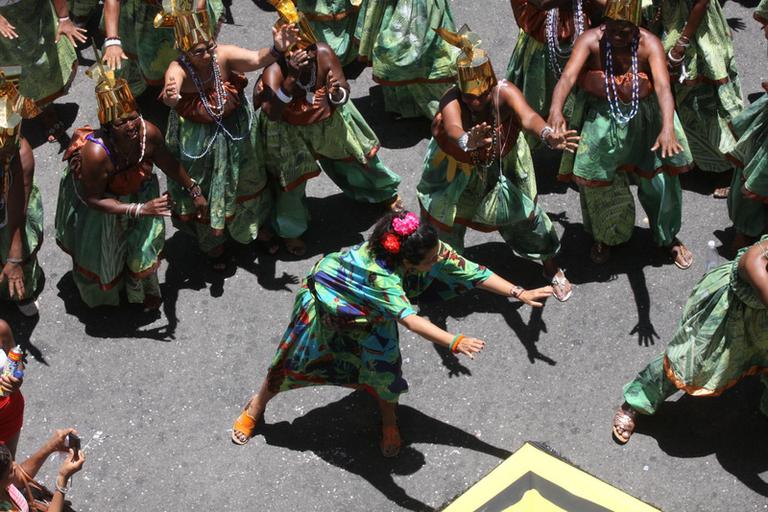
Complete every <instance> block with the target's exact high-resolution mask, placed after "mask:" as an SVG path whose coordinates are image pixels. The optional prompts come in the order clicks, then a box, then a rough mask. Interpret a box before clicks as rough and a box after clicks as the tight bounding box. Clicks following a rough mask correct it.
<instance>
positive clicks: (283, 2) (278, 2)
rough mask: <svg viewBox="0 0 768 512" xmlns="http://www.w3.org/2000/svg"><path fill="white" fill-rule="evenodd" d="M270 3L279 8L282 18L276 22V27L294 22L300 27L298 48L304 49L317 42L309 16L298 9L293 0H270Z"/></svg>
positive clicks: (296, 45)
mask: <svg viewBox="0 0 768 512" xmlns="http://www.w3.org/2000/svg"><path fill="white" fill-rule="evenodd" d="M269 3H270V4H272V6H273V7H274V8H275V9H277V12H278V13H279V14H280V19H278V20H277V22H276V23H275V28H277V29H279V28H280V27H282V26H283V25H286V24H289V23H293V24H295V25H296V27H297V28H298V29H299V39H298V41H296V44H295V45H294V46H295V47H296V48H299V49H304V48H307V47H309V46H312V45H313V44H315V43H317V37H315V33H314V32H313V31H312V27H311V26H309V21H307V17H306V16H304V13H303V12H299V10H298V9H296V4H294V2H293V0H269Z"/></svg>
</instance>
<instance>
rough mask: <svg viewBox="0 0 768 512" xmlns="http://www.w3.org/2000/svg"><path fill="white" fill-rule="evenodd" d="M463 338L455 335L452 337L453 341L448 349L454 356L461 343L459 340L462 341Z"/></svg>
mask: <svg viewBox="0 0 768 512" xmlns="http://www.w3.org/2000/svg"><path fill="white" fill-rule="evenodd" d="M464 338H465V336H464V335H463V334H457V335H456V336H454V337H453V341H452V342H451V345H450V347H449V348H450V349H451V352H453V353H454V354H455V353H456V352H458V351H459V343H461V340H463V339H464Z"/></svg>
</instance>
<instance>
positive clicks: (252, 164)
mask: <svg viewBox="0 0 768 512" xmlns="http://www.w3.org/2000/svg"><path fill="white" fill-rule="evenodd" d="M165 19H169V20H171V21H173V23H174V25H173V29H174V32H175V34H176V45H177V46H178V48H179V50H180V51H181V56H180V57H179V59H178V60H175V61H174V62H172V63H171V65H170V66H169V67H168V71H167V72H166V73H165V89H164V90H163V95H162V98H163V101H164V102H165V104H166V105H168V106H170V107H172V108H173V109H174V110H173V111H172V112H171V115H170V117H169V119H168V129H167V132H166V142H167V143H168V148H169V149H170V150H171V152H172V153H173V154H174V156H176V157H177V158H178V159H179V160H180V161H181V162H182V163H183V164H184V166H185V167H186V169H187V171H188V172H189V174H190V176H192V178H193V179H194V180H195V182H196V183H197V184H199V186H200V189H201V190H202V193H203V196H204V197H205V198H206V199H207V200H208V204H209V205H210V208H209V213H210V216H209V217H208V218H204V219H201V218H197V216H196V214H195V205H194V204H193V203H192V201H191V200H190V199H188V198H186V197H185V194H184V192H183V191H182V190H181V188H180V186H179V185H177V184H174V183H170V184H169V186H168V189H169V191H170V192H171V195H173V196H174V197H177V196H178V197H179V198H180V199H179V201H178V202H177V203H176V205H175V206H174V213H175V215H174V219H173V223H174V226H176V227H177V228H179V229H181V230H182V231H184V232H186V233H189V234H191V235H193V236H195V237H196V238H197V242H198V245H199V246H200V249H201V250H202V251H203V252H204V253H205V254H206V255H207V256H208V259H209V261H210V264H211V266H212V268H213V270H216V271H223V270H226V267H227V263H228V257H227V254H226V253H225V243H226V241H227V238H231V239H233V240H235V241H236V242H239V243H241V244H248V243H250V242H251V241H253V240H254V239H256V238H257V237H258V234H259V229H260V228H261V226H262V225H263V224H264V223H265V222H267V219H268V217H269V213H270V210H271V207H272V200H271V196H270V193H269V189H268V188H267V173H266V170H265V168H264V161H263V156H262V155H261V142H260V141H259V140H257V139H256V135H257V134H256V130H257V128H256V120H255V119H254V115H255V114H254V111H253V107H252V106H251V105H250V103H248V99H247V98H246V97H245V95H244V93H243V91H244V90H245V87H246V85H247V84H248V80H247V79H246V78H245V75H244V74H245V73H247V72H250V71H255V70H257V69H261V68H263V67H264V66H267V65H269V64H272V63H273V62H275V60H276V59H278V58H279V57H280V56H281V55H282V52H284V51H285V50H287V49H288V48H289V47H290V46H291V45H292V44H293V42H294V41H295V40H296V29H294V28H293V27H290V26H285V27H282V28H281V30H279V31H273V38H274V45H273V46H272V47H271V48H263V49H261V50H258V51H252V50H246V49H244V48H239V47H237V46H232V45H217V44H216V39H215V38H214V37H213V34H212V33H211V32H210V31H209V30H208V28H207V27H208V19H207V15H206V13H205V11H202V12H196V13H193V12H189V11H174V12H172V13H165Z"/></svg>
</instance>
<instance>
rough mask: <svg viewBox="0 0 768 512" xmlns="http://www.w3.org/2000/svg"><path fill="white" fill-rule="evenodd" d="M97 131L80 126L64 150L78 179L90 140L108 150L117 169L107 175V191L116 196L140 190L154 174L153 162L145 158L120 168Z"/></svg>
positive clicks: (108, 154)
mask: <svg viewBox="0 0 768 512" xmlns="http://www.w3.org/2000/svg"><path fill="white" fill-rule="evenodd" d="M95 133H96V132H95V131H94V129H93V128H92V127H91V126H89V125H85V126H83V127H82V128H78V129H77V130H75V133H74V135H73V136H72V142H71V143H70V145H69V147H68V148H67V150H66V151H65V152H64V157H63V158H62V160H64V161H65V162H67V161H68V162H69V169H70V171H71V172H72V173H73V175H74V176H75V178H76V179H78V180H79V179H82V174H81V169H80V167H81V165H82V158H83V157H82V153H81V150H82V149H83V147H84V146H85V145H86V144H87V143H88V142H89V141H90V142H93V143H94V144H98V145H99V146H101V147H102V149H104V151H106V153H107V156H109V159H110V160H111V161H112V166H113V168H114V169H115V170H113V171H112V173H110V175H109V176H108V177H107V191H108V192H109V193H110V194H113V195H116V196H125V195H129V194H134V193H136V192H138V191H139V190H140V189H141V185H142V184H143V183H144V182H145V181H147V180H148V179H150V177H151V176H152V162H151V161H149V159H147V158H144V160H142V161H141V162H139V163H138V164H136V165H133V166H131V167H129V168H127V169H118V168H117V164H116V163H115V160H114V157H113V156H112V153H110V151H109V149H107V147H106V146H105V145H104V143H103V142H102V141H101V139H100V138H98V137H96V136H95V135H94V134H95Z"/></svg>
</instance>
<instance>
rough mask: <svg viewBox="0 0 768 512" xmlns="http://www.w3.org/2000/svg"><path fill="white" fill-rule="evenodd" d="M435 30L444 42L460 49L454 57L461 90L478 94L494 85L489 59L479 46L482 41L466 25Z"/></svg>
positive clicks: (494, 79) (494, 80)
mask: <svg viewBox="0 0 768 512" xmlns="http://www.w3.org/2000/svg"><path fill="white" fill-rule="evenodd" d="M435 32H437V33H438V34H439V35H440V37H442V38H443V39H444V40H445V42H447V43H448V44H450V45H452V46H455V47H456V48H458V49H460V50H461V53H460V54H459V56H458V57H457V58H456V67H457V68H458V73H459V89H461V92H463V93H465V94H472V95H474V96H480V95H482V94H485V93H486V92H488V91H489V90H491V88H492V87H493V86H494V85H496V74H495V73H494V72H493V66H492V65H491V59H490V58H488V54H487V53H486V52H485V50H483V49H481V48H479V46H480V43H482V41H481V40H480V38H479V37H478V36H477V34H475V33H474V32H472V31H471V30H470V29H469V27H468V26H467V25H464V26H462V27H461V29H459V31H458V32H451V31H450V30H447V29H444V28H436V29H435Z"/></svg>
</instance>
